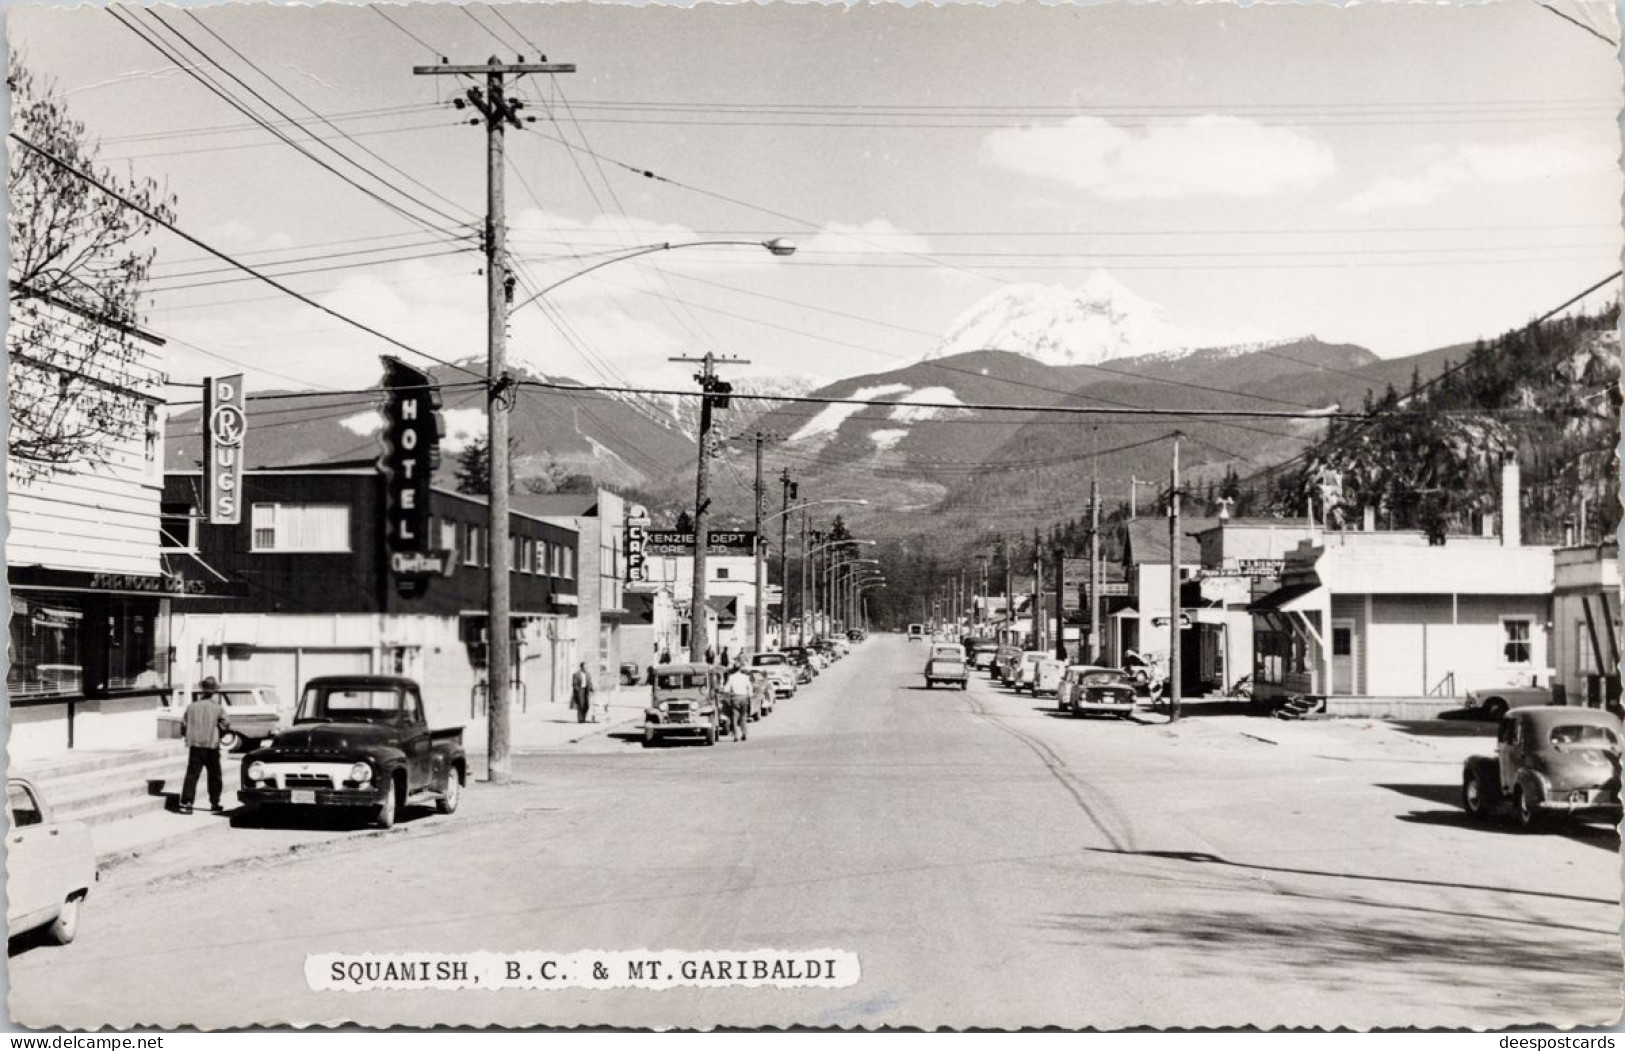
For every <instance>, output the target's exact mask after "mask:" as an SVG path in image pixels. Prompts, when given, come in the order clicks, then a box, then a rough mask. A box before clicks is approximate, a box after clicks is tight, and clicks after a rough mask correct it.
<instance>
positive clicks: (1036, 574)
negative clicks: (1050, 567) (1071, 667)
mask: <svg viewBox="0 0 1625 1051" xmlns="http://www.w3.org/2000/svg"><path fill="white" fill-rule="evenodd" d="M1032 611H1033V649H1035V650H1041V649H1045V648H1046V647H1045V645H1044V635H1045V631H1044V622H1045V621H1046V620H1048V619H1049V614H1048V613H1046V612H1045V611H1044V552H1043V550H1042V549H1041V546H1040V541H1039V539H1038V530H1037V529H1036V528H1035V529H1034V530H1033V604H1032Z"/></svg>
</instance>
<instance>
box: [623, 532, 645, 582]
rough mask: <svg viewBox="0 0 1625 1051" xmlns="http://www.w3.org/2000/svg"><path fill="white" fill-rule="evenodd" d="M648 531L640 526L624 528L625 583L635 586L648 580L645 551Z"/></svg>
mask: <svg viewBox="0 0 1625 1051" xmlns="http://www.w3.org/2000/svg"><path fill="white" fill-rule="evenodd" d="M648 544H649V531H648V530H647V529H645V528H644V527H643V526H641V525H637V524H635V523H629V524H628V525H627V527H626V581H627V583H629V584H636V583H639V582H641V581H644V580H648V579H649V562H648V555H647V553H646V549H647V548H648Z"/></svg>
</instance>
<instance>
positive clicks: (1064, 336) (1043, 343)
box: [926, 270, 1269, 365]
mask: <svg viewBox="0 0 1625 1051" xmlns="http://www.w3.org/2000/svg"><path fill="white" fill-rule="evenodd" d="M1267 338H1269V333H1266V332H1263V331H1261V330H1257V329H1250V328H1249V329H1246V330H1243V331H1241V332H1232V333H1218V332H1200V331H1195V330H1192V329H1187V328H1183V327H1181V326H1179V325H1177V324H1175V323H1173V322H1172V321H1169V320H1168V318H1167V316H1166V314H1165V312H1164V310H1163V308H1162V306H1161V305H1159V304H1157V303H1154V302H1152V301H1151V300H1149V299H1146V298H1145V297H1143V296H1141V295H1139V294H1138V293H1137V292H1135V291H1133V290H1132V289H1130V288H1129V287H1128V286H1127V285H1124V284H1123V283H1122V282H1120V281H1118V280H1117V279H1116V278H1114V277H1112V276H1111V275H1110V274H1108V273H1106V272H1105V271H1103V270H1096V271H1094V272H1093V273H1091V274H1090V275H1089V277H1088V278H1087V279H1086V280H1085V281H1084V283H1083V284H1082V285H1081V286H1078V287H1071V288H1069V287H1065V286H1061V285H1036V284H1023V285H1012V286H1009V287H1007V288H1002V289H999V290H998V291H996V292H993V293H991V294H989V295H988V296H986V297H985V298H983V299H982V300H981V301H980V302H978V303H977V304H975V305H974V306H972V307H971V308H970V309H969V310H967V311H965V312H964V313H963V314H961V315H960V316H959V317H958V318H957V319H956V320H955V321H954V323H953V325H952V326H951V327H950V328H949V330H948V334H947V336H945V337H944V338H943V339H942V341H941V342H940V343H938V344H937V346H936V348H935V349H933V350H932V351H931V352H930V353H929V354H928V355H926V356H927V358H933V357H946V356H949V355H952V354H964V353H968V352H971V351H977V350H1007V351H1013V352H1015V353H1018V354H1024V355H1026V356H1027V357H1030V358H1033V359H1035V360H1037V361H1040V362H1043V363H1044V364H1046V365H1096V364H1100V363H1102V362H1106V361H1111V360H1113V359H1116V358H1128V357H1136V356H1139V355H1142V354H1150V353H1157V352H1169V351H1181V350H1187V349H1191V348H1198V347H1214V346H1225V345H1234V344H1240V343H1245V342H1249V341H1256V340H1261V339H1267Z"/></svg>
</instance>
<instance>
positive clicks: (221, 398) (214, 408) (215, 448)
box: [203, 373, 248, 525]
mask: <svg viewBox="0 0 1625 1051" xmlns="http://www.w3.org/2000/svg"><path fill="white" fill-rule="evenodd" d="M247 431H248V416H247V415H246V414H245V413H244V411H243V376H242V373H238V374H237V375H235V376H217V377H213V378H209V379H205V380H204V381H203V505H204V507H205V508H207V511H206V514H205V518H206V520H207V521H208V522H209V524H210V525H237V524H238V523H240V522H242V520H243V436H244V434H245V433H246V432H247Z"/></svg>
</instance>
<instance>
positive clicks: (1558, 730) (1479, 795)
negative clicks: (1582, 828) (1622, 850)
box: [1461, 706, 1621, 829]
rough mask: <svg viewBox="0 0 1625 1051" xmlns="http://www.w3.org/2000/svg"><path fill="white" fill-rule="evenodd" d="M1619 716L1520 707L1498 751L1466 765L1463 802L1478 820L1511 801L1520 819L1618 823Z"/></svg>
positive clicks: (1502, 731)
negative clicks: (1562, 818) (1562, 816)
mask: <svg viewBox="0 0 1625 1051" xmlns="http://www.w3.org/2000/svg"><path fill="white" fill-rule="evenodd" d="M1620 737H1621V729H1620V721H1619V717H1618V716H1616V715H1614V714H1612V713H1611V712H1606V711H1603V710H1601V709H1598V708H1568V707H1562V706H1544V707H1534V708H1519V709H1516V710H1515V711H1512V712H1510V713H1508V714H1507V715H1506V716H1504V717H1502V719H1501V725H1500V728H1499V731H1498V733H1497V734H1496V744H1495V755H1493V756H1488V755H1475V756H1473V757H1472V758H1470V759H1468V760H1467V762H1466V763H1465V764H1464V765H1463V767H1462V783H1461V801H1462V806H1463V808H1464V809H1466V811H1467V813H1468V814H1470V815H1472V816H1473V817H1485V816H1488V815H1490V814H1493V813H1496V812H1498V811H1500V810H1502V809H1503V807H1505V806H1510V807H1511V809H1512V813H1513V815H1514V816H1515V817H1516V819H1517V821H1518V824H1520V825H1522V826H1523V827H1524V828H1526V829H1531V828H1534V827H1536V826H1538V825H1539V824H1540V823H1541V822H1542V821H1543V820H1545V819H1546V818H1547V817H1548V816H1550V815H1553V814H1565V815H1570V816H1574V817H1580V818H1584V819H1591V820H1597V819H1606V820H1607V821H1608V822H1609V823H1610V824H1617V823H1618V821H1619V820H1620V815H1621V808H1620V798H1619V765H1620Z"/></svg>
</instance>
